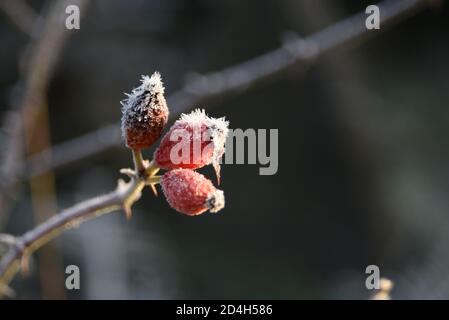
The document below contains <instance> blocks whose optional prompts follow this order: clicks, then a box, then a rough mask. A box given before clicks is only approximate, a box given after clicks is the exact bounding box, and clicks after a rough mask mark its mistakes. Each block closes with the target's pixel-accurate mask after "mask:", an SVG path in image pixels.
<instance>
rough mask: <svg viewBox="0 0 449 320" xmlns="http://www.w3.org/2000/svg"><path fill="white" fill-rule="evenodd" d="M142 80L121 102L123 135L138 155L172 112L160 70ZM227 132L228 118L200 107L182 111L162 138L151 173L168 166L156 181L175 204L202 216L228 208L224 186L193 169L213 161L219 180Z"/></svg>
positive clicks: (167, 197)
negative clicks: (189, 111) (169, 108)
mask: <svg viewBox="0 0 449 320" xmlns="http://www.w3.org/2000/svg"><path fill="white" fill-rule="evenodd" d="M141 82H142V84H141V85H140V86H139V87H137V88H135V89H133V90H132V92H131V93H130V94H127V99H125V100H124V101H122V106H123V108H122V112H123V116H122V134H123V137H124V139H125V142H126V146H127V147H128V148H130V149H132V150H133V152H134V154H136V153H137V154H140V152H141V150H143V149H146V148H149V147H151V146H152V145H153V144H154V143H155V142H156V141H157V140H158V139H159V138H160V137H161V135H162V132H163V130H164V127H165V126H166V124H167V120H168V115H169V110H168V107H167V103H166V101H165V97H164V86H163V83H162V80H161V76H160V74H159V73H157V72H155V73H154V74H153V75H152V76H151V77H148V76H143V77H142V80H141ZM227 135H228V122H227V121H225V119H224V118H219V119H215V118H211V117H208V116H207V115H206V113H205V112H204V110H199V109H198V110H195V111H193V112H191V113H190V114H182V115H181V117H180V118H179V119H178V120H177V121H176V122H175V123H174V124H173V126H172V127H171V128H170V129H169V131H168V132H167V133H166V134H165V136H164V137H163V138H162V140H161V143H160V144H159V146H158V148H157V149H156V151H155V153H154V157H153V161H152V162H151V170H152V173H153V174H155V173H156V172H157V171H158V170H159V169H164V170H167V172H166V173H165V174H163V175H162V176H160V179H159V180H158V182H160V184H161V186H162V190H163V192H164V195H165V197H166V199H167V202H168V203H169V204H170V206H171V207H172V208H173V209H175V210H177V211H179V212H181V213H184V214H187V215H198V214H201V213H203V212H205V211H207V210H209V211H210V212H217V211H219V210H221V209H222V208H223V207H224V194H223V191H221V190H219V189H217V188H215V186H214V185H213V183H212V182H211V181H210V180H209V179H208V178H206V177H205V176H204V175H202V174H200V173H198V172H196V171H194V170H195V169H198V168H201V167H204V166H206V165H209V164H212V165H213V167H214V169H215V172H216V175H217V179H218V182H220V164H219V160H220V158H221V156H222V155H223V154H224V152H225V141H226V137H227ZM152 187H153V188H154V185H152ZM154 190H155V189H154Z"/></svg>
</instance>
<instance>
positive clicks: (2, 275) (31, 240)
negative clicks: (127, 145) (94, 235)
mask: <svg viewBox="0 0 449 320" xmlns="http://www.w3.org/2000/svg"><path fill="white" fill-rule="evenodd" d="M133 157H134V164H135V170H136V171H137V169H139V168H141V169H140V170H145V169H144V161H143V158H142V154H141V152H140V151H138V150H137V151H133ZM159 181H160V177H158V176H151V177H148V176H146V175H145V174H144V175H139V174H138V173H136V174H135V176H134V177H132V178H131V181H129V182H128V183H125V182H124V181H123V180H120V181H119V184H118V187H117V188H116V190H115V191H113V192H111V193H108V194H105V195H103V196H99V197H96V198H92V199H89V200H86V201H84V202H81V203H79V204H77V205H75V206H73V207H71V208H69V209H66V210H64V211H62V212H61V213H60V214H57V215H55V216H53V217H52V218H50V219H48V220H47V221H46V222H44V223H42V224H41V225H39V226H37V227H36V228H34V229H32V230H30V231H28V232H27V233H25V234H24V235H22V236H21V237H18V238H14V237H8V238H6V237H5V235H3V236H2V239H7V240H11V239H13V240H14V241H12V240H11V241H9V242H10V248H9V251H8V252H7V253H6V254H5V255H4V256H3V257H2V259H1V260H0V297H1V296H2V295H4V294H5V293H6V291H7V289H8V284H9V282H10V281H11V280H12V279H13V278H14V276H15V275H16V273H17V272H18V270H19V269H20V268H21V267H26V263H24V262H26V261H28V258H29V256H30V255H31V254H32V253H33V252H35V251H36V250H38V249H39V248H41V247H42V246H43V245H45V244H46V243H48V242H49V241H50V240H52V239H54V238H56V237H57V236H59V235H60V234H61V233H63V232H64V231H65V230H68V229H73V228H75V227H78V226H79V225H80V224H81V223H82V222H84V221H87V220H90V219H93V218H96V217H99V216H101V215H103V214H106V213H110V212H113V211H116V210H119V209H124V210H125V213H126V216H127V218H129V217H130V216H131V207H132V205H133V204H134V203H135V202H136V201H137V200H139V198H140V196H141V192H142V190H143V188H144V187H145V186H146V185H154V184H155V183H159Z"/></svg>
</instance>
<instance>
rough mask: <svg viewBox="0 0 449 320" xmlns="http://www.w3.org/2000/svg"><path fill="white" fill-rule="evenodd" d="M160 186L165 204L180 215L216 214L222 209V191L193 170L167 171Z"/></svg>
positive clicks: (223, 201)
mask: <svg viewBox="0 0 449 320" xmlns="http://www.w3.org/2000/svg"><path fill="white" fill-rule="evenodd" d="M161 186H162V190H163V191H164V194H165V197H166V198H167V202H168V203H169V204H170V206H171V207H172V208H173V209H175V210H177V211H179V212H181V213H184V214H187V215H190V216H194V215H199V214H201V213H203V212H205V211H207V210H209V211H210V212H218V211H220V210H221V209H223V207H224V203H225V200H224V194H223V191H221V190H219V189H216V188H215V187H214V185H213V184H212V182H211V181H210V180H209V179H207V178H206V177H205V176H203V175H202V174H200V173H198V172H195V171H193V170H189V169H175V170H171V171H168V172H166V173H165V174H164V175H163V176H162V178H161Z"/></svg>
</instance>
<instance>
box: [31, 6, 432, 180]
mask: <svg viewBox="0 0 449 320" xmlns="http://www.w3.org/2000/svg"><path fill="white" fill-rule="evenodd" d="M428 5H430V1H427V0H395V1H383V2H382V3H380V4H379V8H380V12H381V26H382V27H381V29H380V30H368V29H366V27H365V19H366V17H367V15H366V14H365V13H364V12H361V13H359V14H356V15H354V16H351V17H349V18H347V19H344V20H342V21H340V22H337V23H335V24H334V25H331V26H329V27H327V28H325V29H323V30H321V31H319V32H316V33H314V34H311V35H310V36H308V37H305V38H299V37H297V36H291V35H290V37H288V38H286V39H285V41H284V43H283V46H281V47H280V48H278V49H276V50H273V51H271V52H268V53H266V54H263V55H261V56H259V57H255V58H253V59H250V60H248V61H245V62H243V63H240V64H237V65H235V66H231V67H228V68H226V69H223V70H221V71H218V72H213V73H209V74H205V75H199V74H192V75H190V76H188V77H187V79H186V81H185V85H184V86H183V87H182V88H181V89H180V90H179V91H177V92H175V93H173V94H172V95H170V96H169V97H168V103H169V106H170V110H171V115H172V117H177V116H178V115H179V114H180V113H182V112H186V111H188V110H189V109H190V108H192V107H194V106H196V105H198V104H205V102H206V101H207V102H209V101H210V100H213V99H217V98H223V97H224V96H228V95H231V94H236V93H239V92H242V91H243V90H248V89H253V88H255V87H257V86H260V85H261V84H263V83H268V82H271V81H275V80H276V79H278V77H279V75H280V74H282V73H283V72H285V71H286V70H288V69H289V68H290V67H293V66H295V65H297V64H302V65H304V66H306V65H311V64H313V63H314V62H315V61H317V59H318V58H320V57H321V56H322V55H324V54H326V53H328V52H330V51H331V50H333V49H335V48H338V47H342V46H344V45H353V44H355V43H357V42H358V43H360V42H362V41H364V40H367V39H369V38H370V37H371V36H374V35H376V34H378V33H379V32H381V31H384V30H385V29H386V27H387V26H388V25H391V24H394V23H397V22H399V21H400V20H402V19H404V18H406V17H409V16H411V15H413V14H415V13H417V12H418V11H419V10H422V9H424V8H425V7H426V6H428ZM119 127H120V126H119V125H118V124H115V125H109V126H106V127H103V128H101V129H98V130H96V131H94V132H90V133H87V134H85V135H83V136H80V137H77V138H75V139H73V140H69V141H66V142H64V143H62V144H59V145H56V146H54V147H53V149H52V150H51V151H50V150H45V151H43V152H42V153H40V154H36V155H35V156H33V157H31V158H30V159H29V162H28V164H27V173H24V176H23V178H26V176H28V177H33V176H36V175H39V174H42V173H44V172H46V171H47V170H50V169H56V168H60V167H63V166H65V165H68V164H71V163H74V162H77V161H79V160H81V159H84V158H87V157H90V156H93V155H95V154H98V153H101V152H104V151H105V150H108V149H109V148H112V147H115V146H119V145H120V144H121V137H120V131H119ZM51 154H53V156H52V157H51V156H50V155H51Z"/></svg>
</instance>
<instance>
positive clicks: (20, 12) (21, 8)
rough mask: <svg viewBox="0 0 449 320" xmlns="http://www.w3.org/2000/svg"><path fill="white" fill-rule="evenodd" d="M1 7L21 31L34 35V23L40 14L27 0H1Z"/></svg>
mask: <svg viewBox="0 0 449 320" xmlns="http://www.w3.org/2000/svg"><path fill="white" fill-rule="evenodd" d="M0 8H1V10H2V11H3V12H4V13H5V14H6V15H7V16H8V18H9V19H10V20H11V21H12V22H13V23H14V25H15V26H16V27H17V28H18V29H19V30H20V31H22V32H23V33H25V34H26V35H28V36H29V37H34V35H35V33H34V24H35V23H36V21H37V20H38V17H39V15H38V14H37V13H36V12H35V11H34V9H33V8H32V7H31V6H30V5H29V4H28V3H26V1H24V0H15V1H11V0H0Z"/></svg>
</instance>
